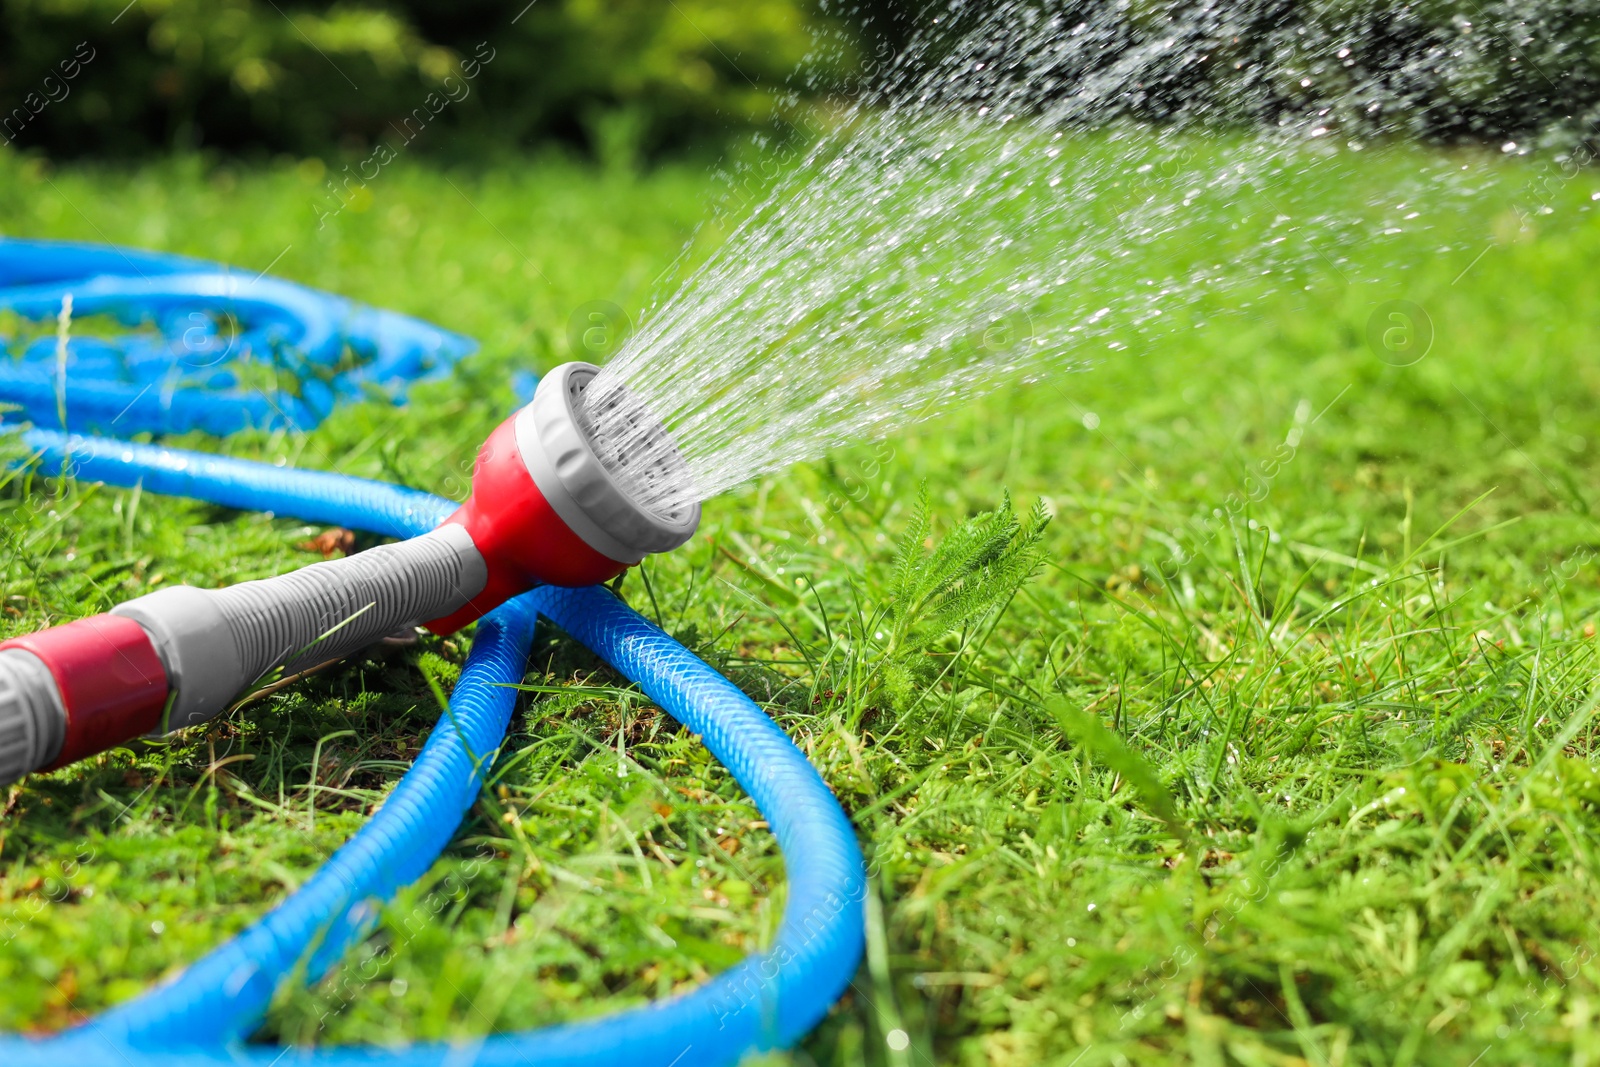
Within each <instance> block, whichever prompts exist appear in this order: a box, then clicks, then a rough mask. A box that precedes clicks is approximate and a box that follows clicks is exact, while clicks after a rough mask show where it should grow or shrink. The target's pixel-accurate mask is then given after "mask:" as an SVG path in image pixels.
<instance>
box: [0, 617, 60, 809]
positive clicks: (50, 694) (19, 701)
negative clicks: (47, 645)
mask: <svg viewBox="0 0 1600 1067" xmlns="http://www.w3.org/2000/svg"><path fill="white" fill-rule="evenodd" d="M66 736H67V709H66V705H64V704H62V702H61V693H60V691H59V690H57V689H56V680H55V679H54V678H52V677H51V676H50V668H48V667H46V666H45V665H44V661H43V660H41V659H40V658H39V657H37V656H35V655H34V654H33V653H32V652H27V651H24V650H23V649H20V648H8V649H5V650H3V651H0V786H6V785H10V784H11V783H12V782H15V781H16V780H17V779H19V778H21V777H22V776H23V775H25V774H28V773H30V772H32V771H36V770H38V769H39V768H40V767H44V766H46V765H48V764H49V763H50V761H51V760H53V759H55V758H56V756H57V754H59V753H60V751H61V743H62V741H63V740H65V739H66Z"/></svg>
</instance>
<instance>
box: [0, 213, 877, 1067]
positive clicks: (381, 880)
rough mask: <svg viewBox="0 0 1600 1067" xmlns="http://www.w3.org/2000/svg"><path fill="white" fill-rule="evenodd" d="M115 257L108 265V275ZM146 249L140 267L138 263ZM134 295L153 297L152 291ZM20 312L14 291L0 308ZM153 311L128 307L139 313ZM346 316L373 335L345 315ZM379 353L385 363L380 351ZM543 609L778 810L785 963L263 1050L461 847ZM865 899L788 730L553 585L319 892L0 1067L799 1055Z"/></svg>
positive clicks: (153, 470) (366, 494) (144, 471)
mask: <svg viewBox="0 0 1600 1067" xmlns="http://www.w3.org/2000/svg"><path fill="white" fill-rule="evenodd" d="M8 244H12V242H6V241H0V283H3V282H4V281H6V280H7V275H6V274H5V273H4V270H5V267H6V259H5V251H6V246H7V245H8ZM35 247H39V246H35ZM46 250H47V249H46ZM69 251H70V253H71V255H72V256H77V257H80V261H79V262H77V263H76V264H73V263H69V262H67V260H68V259H70V256H64V257H63V258H62V259H61V260H60V261H51V262H47V263H42V264H41V263H34V264H33V268H32V269H33V270H34V274H35V277H33V278H30V279H28V280H29V281H30V282H31V283H32V284H56V285H63V287H64V288H69V289H70V288H71V284H70V278H71V275H70V274H68V273H63V272H65V271H68V270H70V269H77V268H81V267H82V262H81V260H83V259H85V258H87V259H92V260H93V262H92V263H91V264H90V266H89V267H88V268H84V269H91V270H103V269H111V268H114V266H115V263H114V262H111V261H110V260H109V259H108V258H107V257H108V256H109V255H110V252H104V251H102V250H96V249H94V248H93V247H92V246H72V247H71V248H70V249H69ZM97 251H100V252H101V257H100V258H99V259H93V256H94V254H95V253H96V252H97ZM113 251H114V250H113ZM116 254H117V255H119V256H120V255H121V254H122V253H120V252H118V253H116ZM148 255H150V254H148V253H131V254H130V257H129V262H140V260H139V259H138V258H137V257H140V256H148ZM192 265H193V261H190V262H187V263H186V264H185V267H186V269H185V270H184V271H182V272H180V271H177V270H174V271H173V272H172V273H173V274H174V275H177V276H180V277H181V276H186V275H187V276H193V275H194V274H196V273H198V272H196V271H194V270H191V269H187V268H189V267H191V266H192ZM200 266H201V267H203V268H206V269H215V268H211V267H210V265H207V264H201V265H200ZM51 267H54V268H55V270H56V274H55V276H54V277H47V278H44V279H43V280H41V278H40V277H38V276H40V275H48V274H49V273H50V268H51ZM63 283H65V284H63ZM280 284H287V283H280ZM74 292H75V293H76V291H74ZM305 292H313V291H311V290H305ZM75 299H76V298H75ZM131 299H134V300H135V302H136V300H137V294H134V297H133V298H131ZM328 299H330V300H332V299H335V298H328ZM4 302H5V293H3V292H0V305H3V304H4ZM12 306H15V305H12ZM111 306H112V305H110V304H108V305H106V307H107V308H110V307H111ZM234 306H237V305H234ZM44 310H46V311H48V310H49V309H48V308H47V307H46V308H44ZM136 312H137V307H132V308H131V309H130V311H129V312H128V313H130V314H131V313H136ZM397 318H398V317H397ZM342 321H344V322H345V323H346V324H347V325H348V323H349V322H351V321H357V322H359V321H360V320H359V318H358V319H355V320H352V319H351V318H349V317H348V316H347V317H346V318H345V319H343V320H342ZM409 321H412V322H414V321H415V320H409ZM366 339H367V340H368V341H370V342H371V343H372V344H373V346H374V348H375V349H376V350H378V352H379V356H378V359H379V361H380V362H381V360H382V357H383V353H382V346H383V342H382V340H381V339H377V338H372V337H370V336H368V337H367V338H366ZM0 379H3V376H0ZM169 410H170V408H169ZM69 411H70V409H69ZM22 437H23V440H24V441H25V442H26V443H27V444H28V446H29V447H30V448H32V449H33V450H34V451H35V453H36V454H37V456H38V457H39V459H40V460H41V461H42V463H43V464H44V465H45V466H46V467H47V468H48V469H58V470H59V469H63V468H65V469H68V470H70V471H71V472H72V473H73V474H74V475H75V476H76V477H78V478H80V479H86V480H93V481H103V482H107V483H110V484H114V485H135V484H143V486H144V487H145V488H146V489H149V490H151V491H154V492H163V493H170V494H174V495H182V496H188V497H193V498H196V499H200V500H206V501H210V502H213V503H218V504H223V505H227V506H230V507H236V508H245V509H254V510H262V511H271V512H274V513H277V514H283V515H295V516H298V517H301V518H305V519H308V520H312V521H320V522H338V523H341V524H343V525H346V526H351V527H354V528H358V529H364V530H369V531H371V532H374V533H378V534H383V535H386V536H391V537H409V536H415V535H417V534H420V533H423V532H426V531H427V530H430V529H432V528H433V527H434V526H436V525H437V524H438V523H439V522H440V521H441V520H442V519H443V518H444V517H445V516H446V515H447V514H449V513H450V511H451V510H452V509H453V508H454V507H455V505H454V504H453V503H451V502H450V501H448V500H445V499H443V498H440V497H436V496H432V495H430V494H426V493H420V492H417V491H415V490H409V489H403V488H400V487H396V486H391V485H385V484H382V483H379V482H372V481H367V480H364V479H358V478H351V477H346V476H343V475H334V474H327V473H318V472H306V471H294V470H286V469H283V468H279V467H273V466H268V465H266V464H261V463H253V462H248V461H243V460H235V459H228V458H224V457H218V456H211V455H206V454H203V453H195V452H180V451H176V450H169V449H165V448H161V447H159V446H154V445H141V444H134V443H130V442H126V441H119V440H114V439H110V438H105V437H89V436H80V435H68V434H66V433H63V432H59V431H55V430H49V429H33V430H29V431H27V432H25V433H24V434H23V435H22ZM541 614H542V615H544V616H546V617H548V618H549V619H551V620H552V621H553V622H555V623H556V624H557V625H558V626H560V627H561V628H562V629H564V630H566V631H567V632H568V633H569V634H571V635H572V636H573V637H575V638H576V639H578V640H579V641H581V642H583V643H584V644H585V645H587V646H588V647H589V648H591V649H593V650H594V651H595V652H596V653H597V654H599V655H600V656H601V657H603V658H604V659H606V660H607V661H608V662H610V663H611V664H612V665H613V666H614V667H615V668H616V669H617V670H619V671H620V672H621V673H622V674H624V675H626V676H627V677H628V678H630V679H632V680H633V681H634V682H635V683H637V684H638V685H639V687H640V688H641V689H642V690H643V691H644V693H645V694H646V695H647V696H649V697H650V698H651V699H652V700H653V701H655V702H656V703H657V704H658V705H660V706H661V707H662V708H663V709H664V710H666V711H667V712H668V713H669V714H670V715H672V716H673V717H674V718H676V719H677V720H678V721H679V722H681V723H682V724H683V725H684V726H686V727H687V728H688V729H689V730H691V731H692V732H694V733H697V734H699V735H701V737H702V738H703V739H704V741H705V744H706V746H707V748H708V749H709V750H710V751H711V753H712V754H713V755H714V756H715V757H716V758H717V759H718V760H720V761H721V762H722V764H723V765H724V766H725V767H727V768H728V770H729V771H730V772H731V773H732V774H733V775H734V777H735V779H736V780H737V781H738V782H739V783H740V785H741V786H743V787H744V789H745V790H746V791H747V792H748V793H749V794H750V796H751V798H752V799H753V800H754V801H755V803H756V805H757V807H759V808H760V809H761V811H762V813H763V814H764V815H765V816H766V818H767V820H768V822H769V823H770V825H771V828H772V832H773V834H774V836H775V838H776V839H777V841H778V844H779V847H780V848H781V849H782V850H783V853H784V859H785V865H786V869H787V872H788V878H789V881H788V903H787V905H786V908H785V911H784V918H783V922H782V924H781V926H780V928H779V931H778V934H777V937H776V939H775V941H774V943H773V946H772V948H771V949H769V950H768V951H767V952H766V953H763V954H761V955H758V956H754V957H751V958H749V959H747V960H745V961H744V962H743V963H741V964H739V965H737V966H736V967H734V968H732V969H730V970H728V971H726V972H724V973H722V974H721V975H719V976H717V977H716V978H715V979H713V980H712V981H710V982H708V983H707V984H706V985H704V986H702V987H700V988H699V989H697V990H695V991H693V992H691V993H688V994H685V995H682V996H677V997H673V998H669V999H667V1000H665V1001H662V1002H659V1003H656V1004H651V1005H649V1006H646V1007H642V1008H636V1009H631V1010H629V1011H626V1012H622V1013H619V1014H617V1015H613V1016H609V1017H605V1018H601V1019H596V1020H592V1021H587V1022H582V1023H575V1024H567V1025H562V1026H556V1027H551V1028H549V1029H545V1030H539V1031H533V1032H530V1033H521V1034H501V1035H493V1036H488V1037H485V1038H482V1039H479V1040H477V1041H473V1042H470V1043H467V1044H419V1045H412V1046H409V1047H406V1048H402V1049H367V1048H348V1049H347V1048H327V1049H289V1050H284V1049H279V1048H271V1047H265V1046H259V1045H248V1044H245V1043H244V1041H245V1038H247V1037H248V1035H249V1034H250V1033H251V1032H252V1031H253V1030H254V1029H255V1028H256V1027H257V1026H258V1025H259V1023H260V1021H261V1019H262V1018H263V1016H264V1014H265V1011H266V1009H267V1006H268V1004H269V1002H270V999H271V997H272V995H273V992H274V990H275V989H276V988H277V987H278V985H279V983H280V982H281V981H282V980H284V979H285V978H286V977H289V976H291V975H292V974H295V973H299V970H300V968H302V967H303V969H304V974H305V975H308V976H310V977H312V978H316V977H320V976H321V975H323V974H324V973H326V971H327V970H328V969H329V968H330V967H331V966H333V965H334V964H336V963H337V962H338V960H339V959H340V958H341V957H342V955H343V953H344V952H345V951H346V950H347V949H348V948H349V947H350V945H351V944H352V943H354V942H355V941H357V940H358V939H359V938H360V937H362V936H363V934H364V933H365V932H366V931H367V930H369V929H370V928H371V925H372V923H373V921H374V919H375V917H376V909H377V905H378V904H379V903H380V902H382V901H384V900H387V899H389V898H390V897H392V896H393V894H394V893H395V891H396V890H398V889H399V888H401V887H402V886H404V885H406V884H408V883H409V882H411V881H413V880H415V879H416V878H417V877H419V876H420V875H422V874H423V873H424V872H425V871H426V869H427V868H428V866H429V865H430V864H431V863H432V862H433V860H434V859H435V858H436V857H437V856H438V854H439V853H440V852H441V850H442V849H443V848H444V847H445V846H446V845H447V844H448V843H449V841H450V839H451V837H452V836H453V834H454V833H455V830H456V828H457V826H459V824H460V822H461V819H462V817H463V816H464V815H465V813H466V811H467V810H468V809H469V808H470V806H471V805H472V803H473V801H474V799H475V798H476V796H477V794H478V791H479V789H480V788H481V786H482V784H483V780H484V777H485V775H486V773H487V772H488V770H489V768H490V767H491V766H492V765H493V763H494V760H495V757H496V755H497V753H498V746H499V745H500V743H501V740H502V738H503V737H504V734H505V731H506V728H507V724H508V722H509V720H510V716H511V713H512V710H513V707H514V704H515V695H516V691H515V690H514V689H511V688H508V686H509V685H512V684H514V683H516V682H518V681H520V680H521V677H522V674H523V669H524V663H525V660H526V656H527V651H528V647H529V643H530V642H531V640H532V636H533V626H534V622H535V620H536V618H537V616H538V615H541ZM864 895H865V878H864V870H863V865H862V859H861V854H860V850H859V849H858V847H857V845H856V842H855V837H854V833H853V831H852V828H851V825H850V822H849V820H848V819H847V818H846V816H845V815H844V813H843V811H842V810H841V809H840V808H839V805H838V803H837V801H835V799H834V798H833V796H832V794H831V793H830V792H829V791H828V789H827V786H826V785H825V784H824V783H823V781H822V779H821V777H820V776H819V775H818V774H817V772H816V771H815V769H814V768H812V766H811V765H810V763H808V762H807V761H806V759H805V757H804V755H803V754H802V753H801V752H800V751H799V750H798V749H797V748H795V746H794V745H793V743H792V742H791V741H790V740H789V739H788V737H787V735H785V734H784V732H783V730H782V729H781V728H780V727H778V726H777V724H775V723H774V722H773V721H772V720H771V719H770V718H768V717H767V715H766V714H765V713H763V712H762V711H761V709H760V708H758V707H757V706H756V705H755V704H754V703H752V702H751V701H750V699H749V698H748V697H746V696H745V695H744V694H743V693H742V692H740V691H739V689H738V688H737V687H735V686H734V685H733V684H732V683H731V682H729V681H728V680H727V679H725V678H723V677H722V676H721V675H720V674H718V673H717V672H716V671H714V670H712V669H711V668H710V667H709V666H707V665H706V664H705V663H704V662H702V661H701V660H699V659H698V658H697V657H695V656H694V655H693V654H692V653H690V652H689V651H688V650H687V649H685V648H684V647H683V646H682V645H680V644H678V643H677V642H676V641H674V640H672V638H670V637H668V636H667V635H666V634H665V633H664V632H662V631H661V630H660V629H659V628H657V627H656V626H654V625H652V624H651V623H650V622H648V621H646V620H645V619H644V618H643V617H642V616H640V615H639V614H637V613H636V612H634V611H632V610H631V609H630V608H628V607H627V606H626V605H625V604H623V603H622V602H621V601H620V600H618V599H617V598H616V597H615V596H613V595H612V594H611V593H609V592H607V591H606V590H604V589H601V588H589V589H557V588H554V587H544V588H541V589H537V590H535V591H533V592H531V593H528V594H525V595H523V596H521V597H518V598H517V599H515V600H513V601H510V602H508V603H507V604H505V605H504V606H503V607H501V608H499V609H497V610H496V611H494V612H493V613H491V614H490V615H489V616H487V617H485V618H484V620H483V621H482V623H481V624H480V626H479V629H478V632H477V635H476V637H475V639H474V642H473V646H472V651H471V654H470V655H469V657H468V659H467V664H466V667H465V668H464V670H463V672H462V676H461V680H460V682H459V683H458V684H457V686H456V688H455V691H454V693H453V694H452V696H451V699H450V708H449V714H448V716H447V717H446V718H445V719H442V720H441V721H440V723H439V726H438V727H437V728H436V729H435V730H434V732H433V733H432V735H431V736H430V737H429V739H428V742H427V744H426V745H425V746H424V748H423V751H422V753H421V754H420V755H419V756H418V757H417V760H416V762H415V764H414V766H413V767H412V769H411V770H410V771H409V772H408V773H407V774H406V776H405V777H404V778H403V779H402V780H401V781H400V783H399V784H398V785H397V786H396V787H395V789H394V792H393V793H392V794H391V796H390V797H389V799H388V800H387V801H386V802H385V803H384V805H383V807H382V808H381V809H380V810H379V811H378V813H377V814H376V815H374V816H373V817H372V818H371V819H370V820H369V821H368V823H367V824H366V826H364V827H363V828H362V829H361V831H360V832H358V833H357V834H356V835H355V836H354V837H353V838H351V840H350V841H349V842H348V843H347V844H346V845H345V846H344V847H343V848H341V849H340V850H339V851H338V852H337V853H335V854H334V856H333V857H332V858H330V859H329V860H328V862H327V863H326V864H324V865H323V867H322V868H321V869H320V870H319V871H318V872H317V873H316V875H314V876H313V877H312V878H311V879H310V880H309V881H307V882H306V884H305V885H304V886H302V887H301V888H300V889H299V890H298V891H297V892H295V893H294V894H293V895H292V896H290V897H289V898H288V899H287V900H286V901H284V902H283V903H282V904H280V905H279V906H278V907H276V908H274V909H273V910H272V911H271V912H269V913H268V914H267V915H266V916H264V917H263V918H262V919H261V920H260V921H259V922H257V923H256V924H255V925H253V926H251V927H250V928H249V929H247V930H246V931H244V932H243V933H242V934H240V935H239V936H237V937H235V938H234V939H232V940H231V941H229V942H227V943H226V944H224V945H222V946H220V947H219V948H217V949H215V950H214V951H212V952H211V953H209V954H208V955H206V956H205V957H203V958H202V959H200V960H199V961H197V962H196V963H194V964H193V965H191V966H190V967H189V968H187V969H186V970H185V971H184V972H183V973H182V974H181V975H180V976H179V977H178V978H177V979H175V980H174V981H172V982H171V983H169V984H167V985H164V986H162V987H160V988H157V989H153V990H150V991H148V992H146V993H145V994H143V995H141V996H139V997H137V998H135V999H133V1000H131V1001H128V1002H127V1003H125V1004H122V1005H120V1006H118V1007H116V1008H113V1009H112V1010H110V1011H108V1012H106V1013H104V1014H102V1015H100V1016H98V1017H97V1018H95V1019H92V1020H90V1021H89V1022H88V1023H86V1024H83V1025H81V1026H79V1027H76V1028H74V1029H73V1030H71V1031H68V1032H66V1033H64V1034H62V1035H59V1036H56V1037H53V1038H49V1039H45V1040H37V1041H36V1040H28V1039H19V1038H0V1063H5V1064H16V1065H19V1067H31V1065H34V1064H40V1065H44V1064H50V1065H55V1064H61V1063H72V1064H75V1065H79V1067H100V1065H105V1067H120V1065H126V1067H144V1065H147V1064H148V1065H154V1064H162V1065H174V1067H184V1065H195V1067H199V1065H211V1064H218V1063H262V1064H280V1065H287V1064H294V1063H306V1064H330V1065H335V1064H347V1063H348V1064H357V1063H360V1064H384V1065H390V1064H392V1065H413V1064H416V1065H422V1064H430V1065H431V1064H438V1065H444V1064H467V1063H472V1064H517V1065H529V1064H572V1065H578V1064H585V1065H595V1067H597V1065H601V1064H626V1065H629V1067H635V1065H638V1067H644V1065H650V1064H660V1065H662V1067H671V1065H674V1064H678V1065H682V1067H688V1065H689V1064H697V1065H698V1064H731V1063H734V1062H737V1060H738V1059H739V1058H740V1057H741V1056H743V1055H744V1054H745V1053H746V1052H749V1051H751V1050H756V1049H768V1048H777V1047H784V1046H787V1045H789V1044H792V1043H793V1042H795V1041H796V1040H798V1039H799V1038H800V1037H801V1036H803V1035H804V1034H805V1033H806V1032H807V1031H808V1030H809V1029H810V1028H811V1027H812V1026H813V1025H815V1024H816V1022H817V1021H818V1020H819V1019H820V1018H821V1017H822V1016H823V1015H824V1014H825V1013H826V1012H827V1010H828V1008H829V1006H830V1005H831V1004H832V1002H833V1000H834V999H835V998H836V997H837V996H838V995H839V994H840V993H841V992H842V991H843V990H844V988H845V987H846V985H847V984H848V982H849V980H850V977H851V976H852V974H853V973H854V970H855V967H856V965H857V963H858V961H859V958H860V954H861V948H862V942H863V911H862V901H863V898H864Z"/></svg>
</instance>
